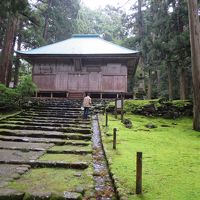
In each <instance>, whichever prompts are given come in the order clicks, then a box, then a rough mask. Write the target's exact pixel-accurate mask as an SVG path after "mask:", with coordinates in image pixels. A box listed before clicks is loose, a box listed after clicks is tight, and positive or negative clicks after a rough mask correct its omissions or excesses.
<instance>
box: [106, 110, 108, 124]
mask: <svg viewBox="0 0 200 200" xmlns="http://www.w3.org/2000/svg"><path fill="white" fill-rule="evenodd" d="M107 126H108V112H106V127H107Z"/></svg>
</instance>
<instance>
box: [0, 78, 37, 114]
mask: <svg viewBox="0 0 200 200" xmlns="http://www.w3.org/2000/svg"><path fill="white" fill-rule="evenodd" d="M36 90H37V87H36V85H35V84H34V83H33V82H32V80H31V77H30V76H27V77H25V78H24V79H23V80H22V82H21V83H20V84H19V86H18V87H17V88H15V89H11V88H7V87H5V85H3V84H0V110H1V111H9V110H12V109H17V108H20V106H21V103H22V102H24V101H27V100H28V98H29V97H31V96H32V95H33V94H34V93H35V92H36Z"/></svg>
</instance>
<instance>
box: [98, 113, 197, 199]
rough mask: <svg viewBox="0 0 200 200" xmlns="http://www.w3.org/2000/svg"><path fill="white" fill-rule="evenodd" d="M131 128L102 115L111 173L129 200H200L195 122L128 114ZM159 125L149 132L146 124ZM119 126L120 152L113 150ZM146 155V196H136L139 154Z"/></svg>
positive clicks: (144, 162)
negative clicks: (193, 124) (193, 126)
mask: <svg viewBox="0 0 200 200" xmlns="http://www.w3.org/2000/svg"><path fill="white" fill-rule="evenodd" d="M125 118H128V119H130V120H131V121H132V123H133V127H132V128H131V129H127V128H125V126H124V125H123V124H122V123H121V122H120V120H119V119H115V118H114V116H113V115H109V126H108V127H107V128H106V127H105V126H104V124H105V116H100V124H101V131H102V138H103V143H104V147H105V151H106V154H107V157H108V158H109V159H110V162H111V171H112V173H113V174H114V175H115V176H116V177H117V179H118V187H119V188H120V190H121V193H123V194H124V195H125V196H127V197H128V199H129V200H132V199H144V200H155V199H159V200H198V199H200V181H199V180H200V133H199V132H195V131H193V130H192V119H191V118H181V119H176V120H166V119H162V118H148V117H144V116H137V115H132V114H126V115H125ZM148 123H152V124H155V125H156V126H157V128H154V129H148V128H146V127H145V125H146V124H148ZM114 127H116V128H117V129H118V131H117V149H116V150H113V149H112V141H113V139H112V132H113V128H114ZM138 151H141V152H143V194H142V195H138V196H137V195H135V194H134V193H135V173H136V170H135V169H136V152H138Z"/></svg>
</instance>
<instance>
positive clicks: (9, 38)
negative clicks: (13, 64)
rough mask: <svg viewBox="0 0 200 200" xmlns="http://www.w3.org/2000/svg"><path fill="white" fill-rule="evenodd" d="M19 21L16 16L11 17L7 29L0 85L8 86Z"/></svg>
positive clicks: (0, 64)
mask: <svg viewBox="0 0 200 200" xmlns="http://www.w3.org/2000/svg"><path fill="white" fill-rule="evenodd" d="M17 21H18V20H17V17H16V16H11V17H10V19H9V22H8V25H7V29H6V35H5V39H4V44H3V49H2V53H1V59H0V83H3V84H6V82H7V77H8V72H9V64H10V61H11V59H12V52H13V50H12V48H13V41H14V37H15V30H16V27H17Z"/></svg>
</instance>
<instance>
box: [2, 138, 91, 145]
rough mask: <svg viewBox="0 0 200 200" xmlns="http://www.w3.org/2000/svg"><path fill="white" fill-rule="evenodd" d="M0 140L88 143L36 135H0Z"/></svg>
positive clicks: (66, 143)
mask: <svg viewBox="0 0 200 200" xmlns="http://www.w3.org/2000/svg"><path fill="white" fill-rule="evenodd" d="M0 141H9V142H28V143H48V144H49V143H53V144H56V145H60V146H62V145H75V146H88V145H89V144H90V143H88V142H87V141H80V140H63V139H58V138H37V137H23V136H21V137H20V136H3V135H0Z"/></svg>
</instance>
